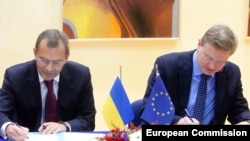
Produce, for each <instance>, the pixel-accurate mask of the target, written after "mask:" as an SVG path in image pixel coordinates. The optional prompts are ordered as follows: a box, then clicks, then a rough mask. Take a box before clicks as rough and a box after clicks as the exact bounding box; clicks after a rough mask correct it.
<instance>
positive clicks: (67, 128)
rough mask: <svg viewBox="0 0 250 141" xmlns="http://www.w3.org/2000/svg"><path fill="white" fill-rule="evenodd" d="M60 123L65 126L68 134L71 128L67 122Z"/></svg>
mask: <svg viewBox="0 0 250 141" xmlns="http://www.w3.org/2000/svg"><path fill="white" fill-rule="evenodd" d="M58 123H60V124H62V125H64V126H65V127H66V132H69V126H68V125H67V124H66V123H65V122H63V121H59V122H58Z"/></svg>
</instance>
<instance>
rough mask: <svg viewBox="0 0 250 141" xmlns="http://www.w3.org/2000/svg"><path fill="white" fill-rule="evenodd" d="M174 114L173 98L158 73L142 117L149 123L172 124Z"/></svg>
mask: <svg viewBox="0 0 250 141" xmlns="http://www.w3.org/2000/svg"><path fill="white" fill-rule="evenodd" d="M174 114H175V108H174V106H173V103H172V100H171V98H170V96H169V95H168V92H167V89H166V88H165V85H164V83H163V81H162V79H161V77H160V75H158V76H157V78H156V81H155V84H154V86H153V89H152V92H151V93H150V96H149V99H148V101H147V104H146V106H145V109H144V111H143V113H142V115H141V118H142V119H143V120H145V121H147V122H148V123H149V124H155V125H168V124H171V122H172V119H173V117H174Z"/></svg>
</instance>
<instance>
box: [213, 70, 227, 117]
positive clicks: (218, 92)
mask: <svg viewBox="0 0 250 141" xmlns="http://www.w3.org/2000/svg"><path fill="white" fill-rule="evenodd" d="M215 77H216V82H215V104H214V118H215V119H216V116H217V115H220V113H218V112H219V111H220V110H218V109H220V108H221V107H223V105H224V99H225V94H226V93H225V86H226V85H225V83H226V75H225V74H224V73H223V71H221V72H218V73H216V75H215Z"/></svg>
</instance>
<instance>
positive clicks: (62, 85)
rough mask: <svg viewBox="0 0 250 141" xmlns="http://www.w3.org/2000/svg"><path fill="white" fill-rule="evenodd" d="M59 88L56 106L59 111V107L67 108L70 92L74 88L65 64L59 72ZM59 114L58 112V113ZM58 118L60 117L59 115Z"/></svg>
mask: <svg viewBox="0 0 250 141" xmlns="http://www.w3.org/2000/svg"><path fill="white" fill-rule="evenodd" d="M59 81H60V82H59V88H58V100H57V104H58V108H59V112H60V109H61V107H64V108H67V107H68V106H69V104H70V103H69V102H70V101H71V100H70V99H71V97H72V92H73V89H74V86H73V84H72V82H73V81H72V77H71V75H70V73H69V71H68V69H67V66H66V64H65V66H64V68H63V70H62V72H61V74H60V80H59ZM59 116H60V114H59ZM59 118H60V117H59Z"/></svg>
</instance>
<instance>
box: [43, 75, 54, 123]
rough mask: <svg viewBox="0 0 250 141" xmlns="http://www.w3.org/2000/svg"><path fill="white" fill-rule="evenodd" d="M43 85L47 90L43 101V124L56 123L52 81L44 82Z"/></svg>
mask: <svg viewBox="0 0 250 141" xmlns="http://www.w3.org/2000/svg"><path fill="white" fill-rule="evenodd" d="M44 83H45V85H46V86H47V88H48V93H47V96H46V101H45V122H50V121H57V114H56V96H55V94H54V91H53V79H52V80H51V81H44Z"/></svg>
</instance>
